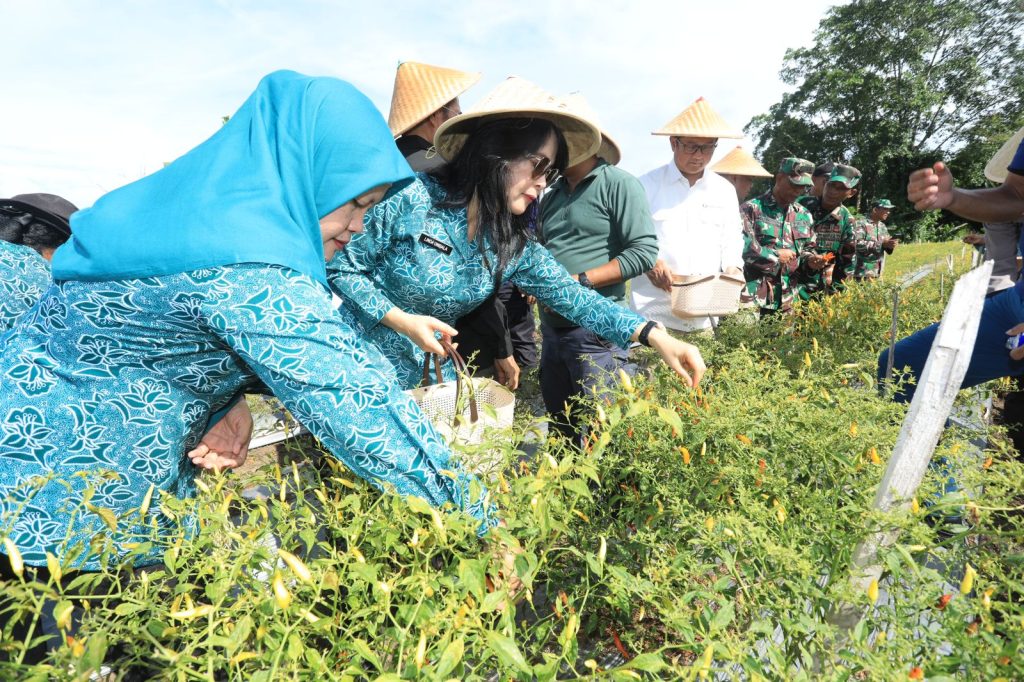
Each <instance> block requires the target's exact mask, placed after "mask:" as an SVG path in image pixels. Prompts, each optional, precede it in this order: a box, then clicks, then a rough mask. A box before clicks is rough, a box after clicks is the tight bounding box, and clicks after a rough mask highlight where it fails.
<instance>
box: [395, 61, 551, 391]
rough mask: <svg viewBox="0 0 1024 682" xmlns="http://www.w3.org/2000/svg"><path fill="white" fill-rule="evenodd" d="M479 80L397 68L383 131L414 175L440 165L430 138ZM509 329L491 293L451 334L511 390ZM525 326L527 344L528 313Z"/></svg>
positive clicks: (433, 69) (515, 380)
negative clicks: (389, 134) (456, 333)
mask: <svg viewBox="0 0 1024 682" xmlns="http://www.w3.org/2000/svg"><path fill="white" fill-rule="evenodd" d="M479 80H480V74H479V73H469V72H467V71H457V70H456V69H448V68H445V67H442V66H433V65H431V64H421V63H419V62H402V63H401V64H399V65H398V71H397V72H396V73H395V87H394V91H393V92H392V95H391V113H390V114H389V115H388V126H389V127H390V128H391V132H392V133H393V134H394V135H395V137H396V139H395V144H397V145H398V151H400V152H401V153H402V156H404V157H405V160H406V161H408V162H409V165H410V166H412V169H413V170H414V171H416V172H417V173H419V172H426V171H432V170H436V169H438V168H440V167H441V166H443V165H444V163H445V160H444V157H443V156H441V155H440V154H438V153H437V151H436V150H435V149H434V134H435V133H437V129H438V128H440V127H441V124H443V123H444V122H445V121H447V120H448V119H450V118H454V117H456V116H458V115H459V114H461V113H462V106H461V104H460V103H459V97H461V96H462V95H463V94H465V92H466V91H467V90H469V88H471V87H473V85H475V84H476V83H477V82H478V81H479ZM528 310H529V309H527V311H528ZM509 323H510V320H509V316H508V311H507V310H506V308H505V304H504V303H503V302H502V300H501V299H500V298H499V297H498V295H497V293H495V294H494V295H492V296H489V297H488V298H487V299H486V300H485V301H483V302H482V303H481V304H480V305H479V306H477V307H476V308H475V309H473V310H471V311H468V312H467V313H466V314H465V315H463V316H462V317H460V318H459V319H458V320H456V321H455V328H456V329H458V330H459V342H460V350H461V352H463V353H464V354H465V355H464V357H466V358H467V359H468V358H470V357H472V358H473V368H474V369H476V368H477V367H479V368H480V369H481V370H483V371H485V372H490V371H492V370H491V368H492V367H493V374H494V377H495V378H496V379H497V380H498V381H499V382H500V383H502V384H504V385H505V386H508V387H509V388H511V389H515V388H518V386H519V374H520V367H519V364H518V363H517V362H516V359H515V357H514V352H515V351H516V350H517V349H516V346H515V345H514V343H513V339H512V336H511V333H510V330H509V326H510V325H509ZM527 326H528V327H529V335H530V337H531V341H532V336H533V315H532V313H531V314H530V315H529V320H528V321H527Z"/></svg>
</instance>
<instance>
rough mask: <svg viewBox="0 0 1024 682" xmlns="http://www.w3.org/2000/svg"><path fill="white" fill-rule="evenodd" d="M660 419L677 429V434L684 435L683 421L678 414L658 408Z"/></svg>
mask: <svg viewBox="0 0 1024 682" xmlns="http://www.w3.org/2000/svg"><path fill="white" fill-rule="evenodd" d="M658 418H659V419H661V421H663V422H665V423H666V424H668V425H669V426H671V427H672V428H673V429H675V430H676V433H677V434H680V435H682V433H683V420H681V419H680V418H679V415H678V414H676V413H675V412H673V411H672V410H670V409H668V408H665V407H661V406H658Z"/></svg>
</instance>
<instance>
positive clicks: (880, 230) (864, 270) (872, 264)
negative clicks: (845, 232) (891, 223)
mask: <svg viewBox="0 0 1024 682" xmlns="http://www.w3.org/2000/svg"><path fill="white" fill-rule="evenodd" d="M892 208H893V206H892V202H891V201H889V200H888V199H879V200H877V201H875V203H874V204H873V205H872V207H871V217H870V218H866V219H864V220H862V221H861V223H860V224H859V225H858V226H857V264H856V269H855V270H854V272H853V276H854V278H856V279H858V280H861V279H874V278H876V277H880V276H881V275H882V263H883V262H884V260H885V254H887V253H892V252H893V250H895V248H896V245H897V244H899V241H898V240H896V239H893V238H892V237H891V236H889V229H888V228H887V227H886V226H885V221H886V220H887V219H888V218H889V213H890V212H892Z"/></svg>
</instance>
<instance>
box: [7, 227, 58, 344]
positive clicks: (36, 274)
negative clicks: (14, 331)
mask: <svg viewBox="0 0 1024 682" xmlns="http://www.w3.org/2000/svg"><path fill="white" fill-rule="evenodd" d="M49 286H50V264H49V263H47V262H46V259H45V258H43V257H42V256H40V255H39V254H38V253H36V251H35V249H30V248H29V247H27V246H22V245H21V244H12V243H11V242H5V241H3V240H2V239H0V333H3V332H4V331H6V330H7V329H10V328H11V327H12V326H13V325H14V322H15V320H17V319H18V318H19V317H21V316H22V315H23V314H25V311H27V310H28V309H29V308H31V307H32V306H34V305H35V304H36V301H38V300H39V297H40V296H42V295H43V292H44V291H46V289H47V287H49Z"/></svg>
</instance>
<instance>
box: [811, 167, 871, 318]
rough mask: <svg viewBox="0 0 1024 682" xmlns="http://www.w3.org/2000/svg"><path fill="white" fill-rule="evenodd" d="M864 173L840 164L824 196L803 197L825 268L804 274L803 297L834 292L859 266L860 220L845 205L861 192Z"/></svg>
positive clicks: (829, 179)
mask: <svg viewBox="0 0 1024 682" xmlns="http://www.w3.org/2000/svg"><path fill="white" fill-rule="evenodd" d="M859 182H860V171H859V170H857V169H856V168H854V167H853V166H847V165H844V164H836V165H835V167H834V168H833V169H832V173H831V175H829V177H828V182H826V183H825V186H824V188H823V189H822V191H821V197H815V196H805V197H800V199H799V202H800V203H801V204H802V205H803V207H804V208H806V209H807V211H808V212H809V213H810V214H811V219H812V220H813V226H814V237H815V253H817V254H818V255H820V256H823V257H824V258H825V261H826V263H827V264H826V266H825V268H824V269H823V270H822V271H820V272H813V271H807V270H805V271H804V272H802V273H800V277H799V279H800V296H801V298H803V299H804V300H808V299H810V298H811V297H812V296H814V295H816V294H820V293H822V292H825V293H832V292H833V291H834V290H836V289H837V288H839V287H840V286H841V282H842V281H843V280H844V279H846V278H847V277H852V276H853V273H854V268H855V265H856V253H857V245H856V229H857V219H856V218H855V217H854V215H853V214H852V213H850V209H848V208H846V207H845V206H843V202H844V201H846V200H847V199H849V198H850V197H852V196H853V195H855V194H856V193H857V190H856V187H857V184H858V183H859Z"/></svg>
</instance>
